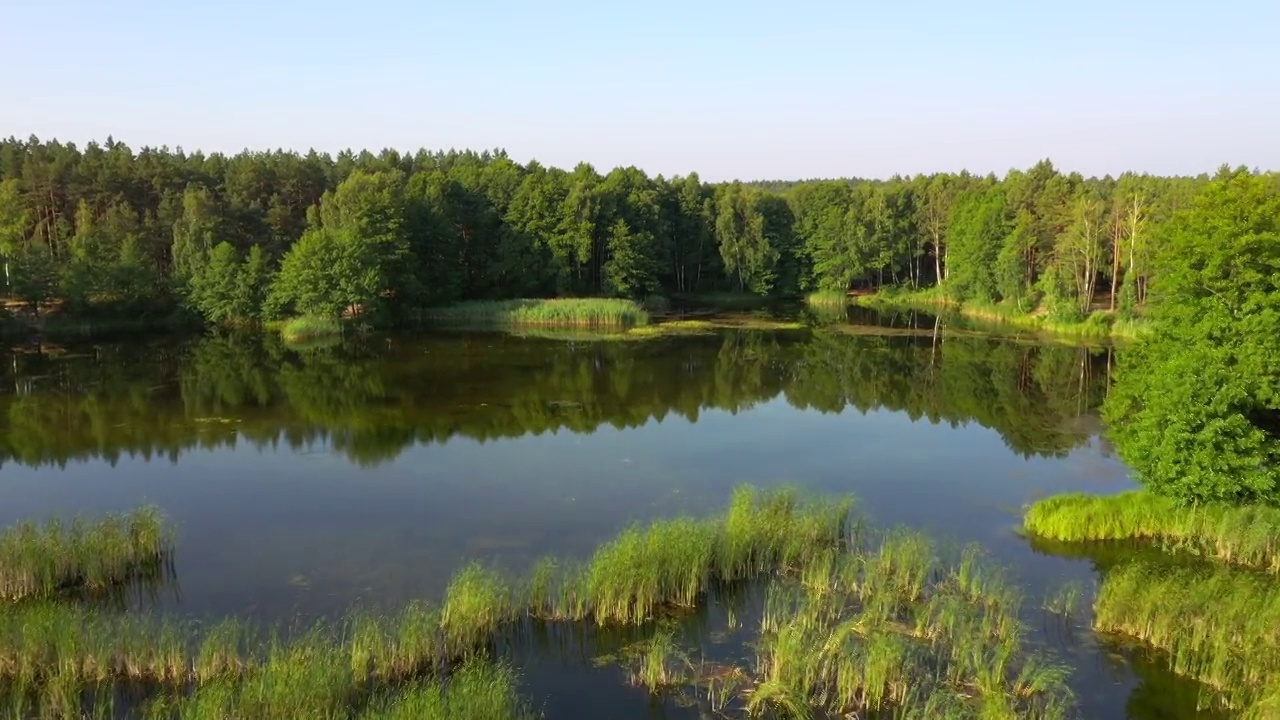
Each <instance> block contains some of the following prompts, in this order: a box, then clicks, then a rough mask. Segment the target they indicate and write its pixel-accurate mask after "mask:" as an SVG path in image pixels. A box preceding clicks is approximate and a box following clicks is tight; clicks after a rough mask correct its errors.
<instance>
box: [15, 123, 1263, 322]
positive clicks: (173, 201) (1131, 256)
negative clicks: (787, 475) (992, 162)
mask: <svg viewBox="0 0 1280 720" xmlns="http://www.w3.org/2000/svg"><path fill="white" fill-rule="evenodd" d="M1272 179H1274V178H1272ZM1207 181H1208V178H1207V176H1200V177H1172V178H1163V177H1153V176H1149V175H1139V174H1132V173H1128V174H1125V175H1122V176H1120V177H1119V178H1112V177H1104V178H1084V177H1082V176H1080V175H1079V174H1077V173H1062V172H1060V171H1059V170H1058V169H1056V168H1055V167H1054V166H1053V164H1052V163H1051V162H1049V161H1048V160H1045V161H1042V162H1040V163H1037V164H1036V165H1035V166H1034V167H1032V168H1030V169H1029V170H1025V171H1022V170H1014V171H1010V172H1009V173H1007V174H1006V175H1005V176H1004V177H1002V178H998V177H996V176H994V175H988V176H978V175H972V174H969V173H958V174H934V175H918V176H914V177H894V178H891V179H889V180H883V181H867V180H857V179H843V180H831V181H803V182H797V183H784V182H760V183H739V182H733V183H718V184H713V183H705V182H702V181H701V179H700V178H699V177H698V176H697V175H696V174H692V175H689V176H685V177H673V178H664V177H662V176H658V177H656V178H653V177H649V176H648V175H647V174H645V173H644V172H643V171H641V170H639V169H637V168H635V167H626V168H615V169H614V170H612V171H610V172H608V173H606V174H603V175H602V174H601V173H599V172H598V171H597V170H596V169H595V168H593V167H592V166H590V165H588V164H585V163H583V164H579V165H578V166H577V167H575V168H573V169H572V170H562V169H558V168H549V167H544V166H543V165H541V164H539V163H537V162H536V161H533V162H529V163H527V164H524V165H521V164H519V163H516V162H515V161H513V160H512V159H511V158H510V157H508V156H507V155H506V154H505V153H504V152H502V151H487V152H479V153H477V152H457V151H450V152H428V151H425V150H423V151H419V152H417V153H415V154H406V153H400V152H397V151H394V150H384V151H382V152H381V153H378V154H376V155H375V154H373V153H371V152H368V151H365V152H360V153H355V152H351V151H345V152H342V153H339V154H337V155H336V156H330V155H327V154H321V153H317V152H315V151H311V152H308V153H306V154H305V155H303V154H298V153H293V152H283V151H276V152H242V153H240V154H237V155H234V156H226V155H221V154H217V153H214V154H208V155H206V154H204V153H200V152H193V153H187V152H184V151H182V150H180V149H178V150H169V149H166V148H159V149H157V148H142V149H141V150H139V151H136V152H135V151H134V150H132V149H131V148H129V147H128V146H127V145H124V144H123V143H120V142H116V141H115V140H112V139H110V138H109V139H108V140H107V141H106V142H105V143H102V144H98V143H89V144H88V145H86V146H85V147H84V148H83V149H80V148H77V147H76V146H75V145H73V144H70V143H60V142H57V141H49V142H42V141H40V140H38V139H36V138H31V139H29V140H26V141H20V140H17V139H13V138H10V139H8V140H4V141H0V256H2V257H3V261H4V282H5V286H6V289H7V292H8V294H9V295H10V296H11V297H15V298H17V299H20V300H21V301H23V302H25V303H26V304H27V305H28V306H29V307H30V308H31V309H32V310H33V311H35V312H37V313H38V312H39V311H40V309H41V308H43V307H45V306H46V305H48V304H50V303H54V302H56V303H57V304H58V305H59V306H60V307H61V308H62V309H63V310H65V311H67V312H69V313H71V314H80V315H92V314H95V313H99V314H101V313H116V314H125V315H128V316H130V317H149V316H157V315H165V314H170V313H173V312H175V311H188V312H191V313H193V314H198V315H199V316H201V317H203V318H204V319H205V320H207V321H209V322H224V321H241V320H257V319H262V318H273V317H284V316H288V315H292V314H321V315H330V316H332V315H338V314H342V313H351V312H363V313H368V314H369V315H370V316H371V317H378V318H385V319H387V320H397V319H406V318H409V317H411V316H412V314H413V311H414V310H415V309H416V308H420V307H423V306H428V305H436V304H444V303H450V302H455V301H459V300H466V299H498V298H511V297H533V296H584V295H612V296H623V297H634V298H644V297H646V296H649V295H673V294H689V293H700V292H707V291H737V292H742V293H752V294H756V295H770V296H790V297H794V296H800V295H802V294H804V293H807V292H812V291H823V292H847V291H849V290H851V289H855V288H866V289H875V288H880V287H883V286H887V285H894V286H903V287H909V288H926V287H933V286H938V285H941V286H943V287H944V288H945V289H946V290H947V294H948V295H949V296H951V297H954V298H957V299H964V300H980V301H1006V302H1010V303H1014V304H1017V305H1018V306H1019V307H1021V308H1022V309H1026V310H1030V309H1032V308H1034V307H1037V306H1042V307H1044V308H1046V309H1048V310H1050V311H1052V312H1053V313H1054V314H1056V315H1059V316H1062V317H1064V318H1065V317H1075V316H1079V315H1081V314H1085V313H1087V312H1088V311H1089V310H1090V308H1091V303H1092V302H1093V301H1094V298H1095V295H1097V294H1099V293H1098V291H1099V290H1105V291H1107V295H1108V297H1109V299H1108V300H1107V302H1108V303H1109V304H1108V306H1107V307H1108V309H1110V310H1116V311H1120V312H1125V313H1132V312H1133V310H1134V309H1135V308H1136V307H1137V306H1138V305H1140V304H1141V303H1142V302H1143V301H1144V300H1145V295H1146V292H1147V288H1148V286H1149V281H1150V279H1151V276H1152V273H1153V272H1154V265H1153V258H1154V254H1155V251H1156V249H1157V247H1158V246H1159V243H1160V242H1161V239H1160V238H1161V236H1162V234H1163V232H1164V228H1165V227H1166V226H1167V225H1168V222H1169V220H1170V218H1171V217H1172V216H1173V215H1174V214H1175V213H1176V212H1177V211H1178V210H1179V209H1181V208H1183V207H1185V206H1186V205H1188V203H1189V202H1190V200H1191V198H1193V197H1194V196H1195V195H1196V194H1197V193H1198V192H1199V191H1200V190H1201V189H1202V188H1203V186H1204V185H1205V184H1206V182H1207Z"/></svg>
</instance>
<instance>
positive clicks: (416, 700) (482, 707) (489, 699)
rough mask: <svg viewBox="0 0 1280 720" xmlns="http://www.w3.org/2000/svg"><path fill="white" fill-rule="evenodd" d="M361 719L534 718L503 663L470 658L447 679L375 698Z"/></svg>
mask: <svg viewBox="0 0 1280 720" xmlns="http://www.w3.org/2000/svg"><path fill="white" fill-rule="evenodd" d="M358 717H359V718H360V720H534V719H535V718H537V717H538V715H537V714H536V713H535V712H534V711H533V710H532V709H531V708H530V707H529V706H528V705H527V704H526V703H525V702H524V701H523V700H522V699H521V698H520V696H519V694H518V692H517V688H516V677H515V673H514V672H513V671H512V670H511V669H510V668H509V667H507V666H505V665H495V664H493V663H489V662H482V661H471V662H469V663H467V664H465V665H463V666H462V667H460V668H458V669H457V670H455V671H454V672H453V674H452V675H450V676H449V678H448V679H446V680H441V679H432V680H426V681H419V682H417V683H415V684H413V685H410V686H409V687H407V688H404V689H402V690H398V691H395V692H392V693H388V694H386V695H384V696H382V697H380V698H378V699H376V700H374V701H373V702H372V703H371V704H370V706H369V708H368V709H367V710H366V711H365V712H364V713H363V714H361V715H359V716H358Z"/></svg>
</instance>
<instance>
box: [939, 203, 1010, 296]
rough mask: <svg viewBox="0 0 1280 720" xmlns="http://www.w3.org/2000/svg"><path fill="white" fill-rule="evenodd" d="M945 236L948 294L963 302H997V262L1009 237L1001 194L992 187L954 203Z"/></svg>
mask: <svg viewBox="0 0 1280 720" xmlns="http://www.w3.org/2000/svg"><path fill="white" fill-rule="evenodd" d="M946 234H947V237H949V238H950V244H949V246H948V247H949V249H948V258H949V262H948V267H949V270H948V271H947V284H948V285H949V286H950V288H951V290H950V292H951V294H952V295H954V296H955V297H957V298H960V299H962V300H979V301H983V302H991V301H993V300H996V299H997V297H998V296H999V294H1000V289H999V285H998V283H997V282H996V270H997V268H998V266H999V263H998V259H999V255H1000V250H1001V246H1002V243H1003V241H1004V239H1005V238H1006V237H1007V236H1008V234H1009V223H1008V220H1007V216H1006V210H1005V196H1004V192H1003V190H1002V189H1001V188H1000V187H999V186H995V185H992V186H990V187H988V188H986V189H985V190H982V191H980V192H974V193H970V194H968V195H965V196H964V197H962V198H960V199H959V200H957V201H956V204H955V208H954V210H953V212H952V216H951V224H950V226H949V227H948V229H947V232H946Z"/></svg>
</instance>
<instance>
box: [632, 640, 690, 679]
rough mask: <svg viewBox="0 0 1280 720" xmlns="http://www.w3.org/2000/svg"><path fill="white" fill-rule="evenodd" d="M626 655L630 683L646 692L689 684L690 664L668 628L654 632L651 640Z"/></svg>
mask: <svg viewBox="0 0 1280 720" xmlns="http://www.w3.org/2000/svg"><path fill="white" fill-rule="evenodd" d="M630 654H632V655H633V657H634V666H633V667H632V669H631V672H630V679H631V682H632V683H633V684H635V685H640V686H643V687H646V688H648V689H649V692H652V693H656V692H659V691H660V690H662V689H664V688H669V687H672V686H676V685H683V684H685V683H687V682H690V681H691V671H692V669H693V663H692V662H691V661H690V660H689V655H688V653H686V652H685V651H684V650H683V649H681V647H680V645H679V643H678V642H676V636H675V632H674V631H673V630H672V629H671V628H669V627H664V628H659V629H658V630H656V631H655V632H654V634H653V637H651V638H649V639H648V640H646V641H644V642H642V643H639V644H638V645H636V646H634V647H632V648H630Z"/></svg>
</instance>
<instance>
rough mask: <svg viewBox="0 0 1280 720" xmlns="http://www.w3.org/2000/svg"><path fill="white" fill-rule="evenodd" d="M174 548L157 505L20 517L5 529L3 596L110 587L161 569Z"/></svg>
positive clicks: (0, 546)
mask: <svg viewBox="0 0 1280 720" xmlns="http://www.w3.org/2000/svg"><path fill="white" fill-rule="evenodd" d="M172 553H173V534H172V532H171V531H170V530H169V529H168V528H166V527H165V525H164V520H163V518H162V517H161V515H160V512H159V511H158V510H156V509H155V508H144V509H140V510H136V511H134V512H132V513H129V514H128V515H120V516H111V517H107V518H105V519H103V520H99V521H97V522H94V523H89V522H86V521H84V520H81V519H77V520H74V521H72V522H71V523H69V524H66V525H64V524H62V523H61V522H57V521H50V522H48V523H45V524H43V525H37V524H34V523H20V524H18V525H15V526H13V527H10V528H8V529H6V530H5V531H4V533H3V534H2V535H0V600H4V601H8V602H15V601H18V600H28V599H33V598H49V597H53V596H56V595H61V594H67V593H77V592H90V593H96V592H105V591H108V590H110V589H111V588H115V587H119V586H124V585H127V584H129V583H130V582H133V581H134V580H138V579H140V578H141V577H142V576H144V575H146V574H148V573H150V574H154V573H156V572H158V571H159V570H160V568H161V566H162V565H163V564H164V563H166V562H167V561H168V560H169V559H170V558H171V557H172Z"/></svg>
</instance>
